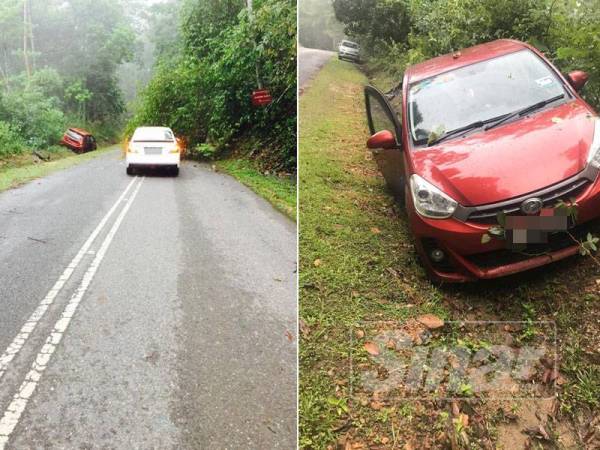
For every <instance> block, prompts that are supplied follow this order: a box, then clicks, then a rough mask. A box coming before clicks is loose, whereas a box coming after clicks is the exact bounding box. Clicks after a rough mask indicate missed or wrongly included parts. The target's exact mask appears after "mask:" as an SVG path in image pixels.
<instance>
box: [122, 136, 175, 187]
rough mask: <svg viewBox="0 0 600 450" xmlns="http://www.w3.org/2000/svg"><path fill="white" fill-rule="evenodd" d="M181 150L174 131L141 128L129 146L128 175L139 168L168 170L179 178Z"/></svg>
mask: <svg viewBox="0 0 600 450" xmlns="http://www.w3.org/2000/svg"><path fill="white" fill-rule="evenodd" d="M180 159H181V148H180V146H179V143H178V142H177V139H176V138H175V134H174V133H173V130H171V129H170V128H166V127H140V128H137V129H136V130H135V133H133V136H132V138H131V140H130V141H129V143H128V145H127V157H126V161H127V175H134V173H135V170H136V169H139V168H166V169H169V170H170V172H171V173H172V174H173V175H174V176H177V175H179V163H180Z"/></svg>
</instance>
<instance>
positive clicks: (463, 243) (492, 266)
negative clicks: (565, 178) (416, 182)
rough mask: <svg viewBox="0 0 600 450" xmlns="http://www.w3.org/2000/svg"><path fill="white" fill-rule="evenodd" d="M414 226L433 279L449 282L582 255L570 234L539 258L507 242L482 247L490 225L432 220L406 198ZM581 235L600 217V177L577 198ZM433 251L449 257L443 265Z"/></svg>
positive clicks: (412, 225) (418, 245)
mask: <svg viewBox="0 0 600 450" xmlns="http://www.w3.org/2000/svg"><path fill="white" fill-rule="evenodd" d="M406 197H407V199H406V202H407V203H406V205H407V208H406V209H407V211H408V217H409V221H410V225H411V228H412V231H413V234H414V235H415V240H416V242H415V244H416V247H417V250H418V251H419V253H420V255H421V257H422V260H423V262H424V264H425V266H426V269H427V270H428V271H429V272H430V275H431V276H432V278H434V279H437V280H439V281H445V282H466V281H474V280H478V279H489V278H498V277H502V276H506V275H511V274H514V273H517V272H522V271H525V270H529V269H533V268H535V267H540V266H543V265H545V264H549V263H551V262H554V261H558V260H560V259H563V258H566V257H568V256H572V255H575V254H577V253H578V251H579V246H578V245H577V244H575V243H574V242H573V241H572V239H571V238H570V237H569V236H568V235H567V234H566V233H561V234H562V235H563V237H564V238H565V240H564V241H563V242H562V243H560V245H555V246H551V245H548V249H547V251H544V252H543V254H538V255H536V256H523V255H522V254H516V253H514V252H511V251H510V250H508V249H507V245H506V242H505V241H503V240H499V239H492V240H491V241H490V242H488V243H486V244H482V242H481V238H482V236H483V235H484V234H485V233H486V232H487V230H488V229H489V227H490V226H491V225H490V224H482V223H476V222H470V221H468V220H467V221H464V222H463V221H460V220H458V219H456V218H454V217H451V218H448V219H441V220H439V219H428V218H426V217H422V216H420V215H419V214H418V213H417V212H416V211H415V208H414V205H413V203H412V198H411V196H410V195H407V196H406ZM575 199H576V202H577V204H578V208H577V210H578V220H577V228H578V229H579V232H581V231H582V229H583V228H585V227H586V224H589V223H590V222H591V221H593V220H594V219H597V218H600V181H599V178H598V175H596V177H595V179H594V181H592V182H590V183H589V184H588V185H587V186H586V187H585V188H584V189H583V190H582V191H581V192H580V193H579V194H578V195H577V196H576V197H575ZM432 248H439V249H441V250H442V251H443V252H444V254H445V260H444V261H443V263H442V264H440V263H436V262H434V261H433V260H432V259H431V256H430V253H431V250H432Z"/></svg>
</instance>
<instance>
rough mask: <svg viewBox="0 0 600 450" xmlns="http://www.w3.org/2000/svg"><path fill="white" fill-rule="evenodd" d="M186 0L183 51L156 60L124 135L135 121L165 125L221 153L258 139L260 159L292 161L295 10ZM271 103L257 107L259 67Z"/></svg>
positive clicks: (279, 164)
mask: <svg viewBox="0 0 600 450" xmlns="http://www.w3.org/2000/svg"><path fill="white" fill-rule="evenodd" d="M243 3H244V2H240V1H228V2H196V1H194V2H192V1H190V2H188V4H187V7H186V8H185V9H184V11H185V13H184V19H183V26H182V29H183V39H184V43H183V46H182V47H183V48H184V51H182V52H181V54H179V55H177V57H176V58H174V59H173V58H168V59H166V60H163V61H161V63H160V64H159V66H158V68H157V71H156V75H155V77H154V78H153V80H152V81H151V82H150V84H149V86H148V87H147V89H146V91H145V92H144V95H143V98H142V100H141V103H140V105H139V107H138V110H137V113H136V115H135V117H134V118H133V119H132V120H131V121H130V123H129V125H128V128H127V132H128V133H131V132H132V131H133V129H134V128H135V127H137V126H140V125H164V126H170V127H171V128H173V130H174V131H175V132H176V133H177V134H179V135H182V136H185V137H186V138H187V140H188V142H189V143H190V146H191V147H192V148H193V147H195V146H196V145H197V144H200V143H204V142H210V143H211V145H214V146H215V147H216V149H217V151H218V152H222V151H224V150H226V149H228V148H229V147H230V146H231V145H232V144H233V143H234V142H235V141H236V140H238V139H240V138H259V139H260V142H261V143H262V146H261V147H262V148H263V150H262V153H264V155H261V157H264V158H265V159H267V160H268V161H269V165H271V166H272V167H273V168H276V169H280V170H292V169H293V168H294V167H295V161H296V153H295V151H296V45H295V44H296V8H295V2H293V1H290V0H265V1H262V2H256V3H255V11H254V17H253V19H252V20H250V18H249V17H248V15H247V13H246V11H245V9H242V7H243ZM257 65H258V68H259V75H260V79H261V81H262V83H263V85H264V86H265V87H268V88H269V89H270V90H271V93H272V95H273V98H274V102H273V103H272V104H271V105H269V106H267V107H264V108H255V107H253V106H252V104H251V102H250V94H251V92H252V91H253V90H254V89H256V88H257V79H256V66H257Z"/></svg>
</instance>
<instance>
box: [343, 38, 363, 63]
mask: <svg viewBox="0 0 600 450" xmlns="http://www.w3.org/2000/svg"><path fill="white" fill-rule="evenodd" d="M338 59H349V60H350V61H354V62H356V63H360V46H359V45H358V44H357V43H356V42H352V41H347V40H346V39H344V40H343V41H342V42H340V46H339V47H338Z"/></svg>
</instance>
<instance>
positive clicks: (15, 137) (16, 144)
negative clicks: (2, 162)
mask: <svg viewBox="0 0 600 450" xmlns="http://www.w3.org/2000/svg"><path fill="white" fill-rule="evenodd" d="M24 150H25V142H24V141H23V140H22V139H21V136H20V134H19V133H18V132H17V130H15V129H14V127H13V126H12V125H10V124H9V123H7V122H2V121H0V158H5V157H7V156H12V155H17V154H19V153H22V152H23V151H24Z"/></svg>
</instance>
